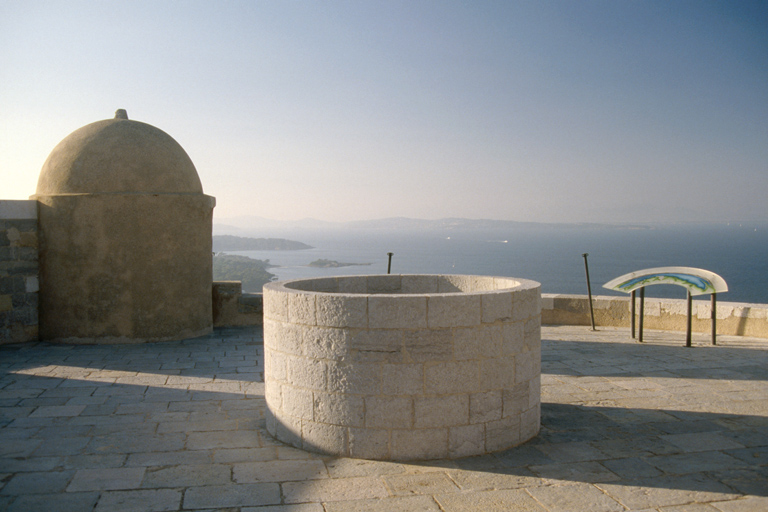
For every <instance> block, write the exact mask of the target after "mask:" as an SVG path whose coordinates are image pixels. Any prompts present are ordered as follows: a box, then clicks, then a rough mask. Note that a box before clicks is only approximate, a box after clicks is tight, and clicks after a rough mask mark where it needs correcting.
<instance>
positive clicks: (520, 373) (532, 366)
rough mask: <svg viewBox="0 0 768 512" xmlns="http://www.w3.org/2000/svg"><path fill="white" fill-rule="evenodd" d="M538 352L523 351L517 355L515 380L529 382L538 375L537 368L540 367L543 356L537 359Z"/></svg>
mask: <svg viewBox="0 0 768 512" xmlns="http://www.w3.org/2000/svg"><path fill="white" fill-rule="evenodd" d="M536 356H537V354H536V353H534V352H521V353H519V354H517V356H515V382H516V383H520V382H528V381H529V380H531V379H533V378H534V377H536V369H537V368H539V367H540V364H541V356H540V355H539V357H538V363H537V361H536V359H537V357H536Z"/></svg>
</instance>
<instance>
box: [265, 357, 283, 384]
mask: <svg viewBox="0 0 768 512" xmlns="http://www.w3.org/2000/svg"><path fill="white" fill-rule="evenodd" d="M287 357H288V356H286V355H285V354H283V353H281V352H277V351H275V350H265V351H264V374H265V375H267V376H268V377H269V379H270V380H275V381H279V382H284V381H285V380H287V379H288V373H287V361H286V358H287Z"/></svg>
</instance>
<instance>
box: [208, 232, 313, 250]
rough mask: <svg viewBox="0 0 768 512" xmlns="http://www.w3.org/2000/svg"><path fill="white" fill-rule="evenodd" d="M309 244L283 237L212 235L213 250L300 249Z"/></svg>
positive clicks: (308, 247) (309, 246)
mask: <svg viewBox="0 0 768 512" xmlns="http://www.w3.org/2000/svg"><path fill="white" fill-rule="evenodd" d="M304 249H312V246H311V245H307V244H303V243H301V242H296V241H294V240H286V239H284V238H247V237H242V236H233V235H214V236H213V251H214V252H219V251H301V250H304Z"/></svg>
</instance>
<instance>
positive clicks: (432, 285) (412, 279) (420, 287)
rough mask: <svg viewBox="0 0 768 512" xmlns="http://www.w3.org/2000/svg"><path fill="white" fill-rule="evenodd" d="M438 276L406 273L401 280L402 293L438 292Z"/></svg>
mask: <svg viewBox="0 0 768 512" xmlns="http://www.w3.org/2000/svg"><path fill="white" fill-rule="evenodd" d="M438 279H439V277H438V276H429V275H404V276H402V277H401V281H400V283H401V284H400V293H438Z"/></svg>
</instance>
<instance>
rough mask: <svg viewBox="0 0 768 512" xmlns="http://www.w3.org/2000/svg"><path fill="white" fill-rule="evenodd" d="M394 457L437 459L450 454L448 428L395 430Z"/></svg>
mask: <svg viewBox="0 0 768 512" xmlns="http://www.w3.org/2000/svg"><path fill="white" fill-rule="evenodd" d="M390 439H391V441H390V443H391V448H392V451H391V453H392V458H393V459H395V460H420V459H436V458H440V457H446V456H448V429H447V428H430V429H421V430H393V431H392V433H391V438H390Z"/></svg>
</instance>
